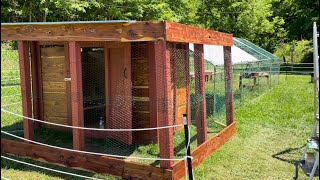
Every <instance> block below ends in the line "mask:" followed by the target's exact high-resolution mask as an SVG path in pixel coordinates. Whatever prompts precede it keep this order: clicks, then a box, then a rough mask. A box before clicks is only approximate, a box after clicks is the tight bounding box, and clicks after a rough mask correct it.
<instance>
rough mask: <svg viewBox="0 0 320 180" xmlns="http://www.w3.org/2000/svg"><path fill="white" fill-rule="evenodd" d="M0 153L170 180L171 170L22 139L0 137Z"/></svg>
mask: <svg viewBox="0 0 320 180" xmlns="http://www.w3.org/2000/svg"><path fill="white" fill-rule="evenodd" d="M1 153H8V154H13V155H17V156H20V157H27V158H31V159H33V160H37V161H42V162H49V163H54V164H56V165H60V166H64V167H69V168H74V169H81V170H86V171H93V172H96V173H101V174H108V175H113V176H119V177H123V178H124V179H156V180H161V179H172V171H171V170H167V169H160V168H157V167H153V166H148V165H142V164H138V163H134V162H130V161H126V160H124V159H118V158H112V157H107V156H97V155H91V154H84V153H80V152H71V151H67V150H60V149H59V150H58V149H55V148H51V147H46V146H40V145H36V144H29V143H24V142H18V141H12V140H6V139H1Z"/></svg>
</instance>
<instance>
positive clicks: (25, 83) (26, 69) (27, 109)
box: [18, 41, 34, 140]
mask: <svg viewBox="0 0 320 180" xmlns="http://www.w3.org/2000/svg"><path fill="white" fill-rule="evenodd" d="M18 52H19V67H20V80H21V97H22V113H23V116H26V117H32V102H31V82H30V61H29V48H28V42H27V41H18ZM23 130H24V131H23V132H24V138H26V139H30V140H33V139H34V132H33V121H31V120H29V119H27V118H23Z"/></svg>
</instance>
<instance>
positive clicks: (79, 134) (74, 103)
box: [69, 41, 85, 150]
mask: <svg viewBox="0 0 320 180" xmlns="http://www.w3.org/2000/svg"><path fill="white" fill-rule="evenodd" d="M69 58H70V77H71V113H72V114H71V116H72V126H78V127H83V126H84V122H83V96H82V73H81V71H82V65H81V51H80V47H79V46H78V44H77V43H76V42H74V41H73V42H69ZM72 134H73V149H76V150H84V149H85V139H84V131H83V130H80V129H72Z"/></svg>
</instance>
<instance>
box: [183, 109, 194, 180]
mask: <svg viewBox="0 0 320 180" xmlns="http://www.w3.org/2000/svg"><path fill="white" fill-rule="evenodd" d="M183 124H184V137H185V142H186V149H187V163H188V174H189V180H193V172H192V159H191V151H190V136H189V134H190V132H189V128H188V117H187V114H183Z"/></svg>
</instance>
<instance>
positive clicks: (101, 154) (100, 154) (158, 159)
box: [1, 130, 185, 161]
mask: <svg viewBox="0 0 320 180" xmlns="http://www.w3.org/2000/svg"><path fill="white" fill-rule="evenodd" d="M1 133H3V134H6V135H8V136H11V137H15V138H17V139H21V140H24V141H28V142H32V143H34V144H39V145H42V146H47V147H51V148H56V149H61V150H66V151H72V152H78V153H84V154H92V155H98V156H109V157H115V158H128V159H141V160H152V161H160V160H161V161H180V160H183V159H185V158H180V159H166V158H143V157H134V156H120V155H112V154H103V153H95V152H88V151H79V150H75V149H68V148H63V147H58V146H53V145H49V144H44V143H40V142H37V141H32V140H29V139H25V138H22V137H19V136H16V135H13V134H11V133H8V132H6V131H2V130H1Z"/></svg>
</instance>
